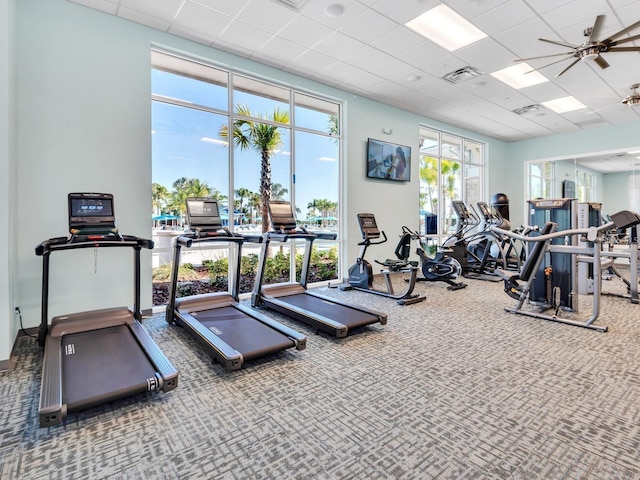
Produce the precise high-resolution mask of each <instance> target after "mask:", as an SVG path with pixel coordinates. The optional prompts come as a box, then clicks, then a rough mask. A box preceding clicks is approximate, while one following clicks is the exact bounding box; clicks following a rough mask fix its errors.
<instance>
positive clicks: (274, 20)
mask: <svg viewBox="0 0 640 480" xmlns="http://www.w3.org/2000/svg"><path fill="white" fill-rule="evenodd" d="M296 17H298V14H297V13H296V12H294V11H293V10H291V9H290V8H286V7H282V6H280V5H278V4H277V3H275V2H265V1H262V2H255V1H254V2H252V3H251V5H250V6H249V8H245V9H243V10H242V11H241V12H240V13H239V14H238V15H237V16H236V18H237V19H238V20H241V21H243V22H244V23H248V24H249V25H252V26H254V27H256V28H259V29H261V30H265V31H267V32H270V33H276V32H278V31H279V30H281V29H282V28H283V27H284V26H286V25H287V24H289V23H290V22H291V21H293V20H294V19H295V18H296ZM265 18H268V19H269V21H268V22H265V21H264V20H265Z"/></svg>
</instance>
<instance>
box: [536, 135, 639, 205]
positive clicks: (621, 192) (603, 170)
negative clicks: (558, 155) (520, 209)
mask: <svg viewBox="0 0 640 480" xmlns="http://www.w3.org/2000/svg"><path fill="white" fill-rule="evenodd" d="M532 165H533V166H534V167H532ZM526 172H527V173H526V174H527V176H528V180H527V181H528V186H529V192H528V194H529V195H533V196H532V197H531V198H536V197H538V196H542V197H544V198H552V197H555V198H562V197H565V198H577V199H578V200H579V201H581V202H598V203H602V205H603V212H609V211H611V212H615V211H619V210H624V209H630V210H634V211H640V147H638V148H631V149H625V150H620V151H615V152H609V153H603V154H597V155H586V156H575V157H567V158H565V159H556V160H553V161H547V162H532V163H531V164H530V165H529V168H528V170H527V171H526ZM537 190H540V193H541V194H538V192H537Z"/></svg>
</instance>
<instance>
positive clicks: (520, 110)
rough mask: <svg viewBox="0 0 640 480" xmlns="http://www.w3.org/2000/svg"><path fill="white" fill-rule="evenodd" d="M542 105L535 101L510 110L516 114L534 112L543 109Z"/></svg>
mask: <svg viewBox="0 0 640 480" xmlns="http://www.w3.org/2000/svg"><path fill="white" fill-rule="evenodd" d="M543 110H544V107H543V106H542V105H540V104H539V103H535V104H533V105H527V106H526V107H520V108H516V109H515V110H511V111H512V112H513V113H515V114H517V115H525V114H527V113H534V112H540V111H543Z"/></svg>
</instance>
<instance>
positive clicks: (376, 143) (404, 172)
mask: <svg viewBox="0 0 640 480" xmlns="http://www.w3.org/2000/svg"><path fill="white" fill-rule="evenodd" d="M367 177H368V178H381V179H384V180H396V181H398V182H408V181H409V180H411V147H407V146H405V145H397V144H395V143H390V142H384V141H382V140H375V139H373V138H370V139H368V140H367Z"/></svg>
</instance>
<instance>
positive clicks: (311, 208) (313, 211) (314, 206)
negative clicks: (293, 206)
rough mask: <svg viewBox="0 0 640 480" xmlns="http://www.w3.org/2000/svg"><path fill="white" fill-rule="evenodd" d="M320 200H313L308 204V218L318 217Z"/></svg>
mask: <svg viewBox="0 0 640 480" xmlns="http://www.w3.org/2000/svg"><path fill="white" fill-rule="evenodd" d="M318 201H319V200H317V199H315V198H314V199H313V200H311V201H310V202H309V203H308V204H307V208H308V209H309V213H308V214H307V216H308V217H315V216H316V215H317V210H318V203H317V202H318Z"/></svg>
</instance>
